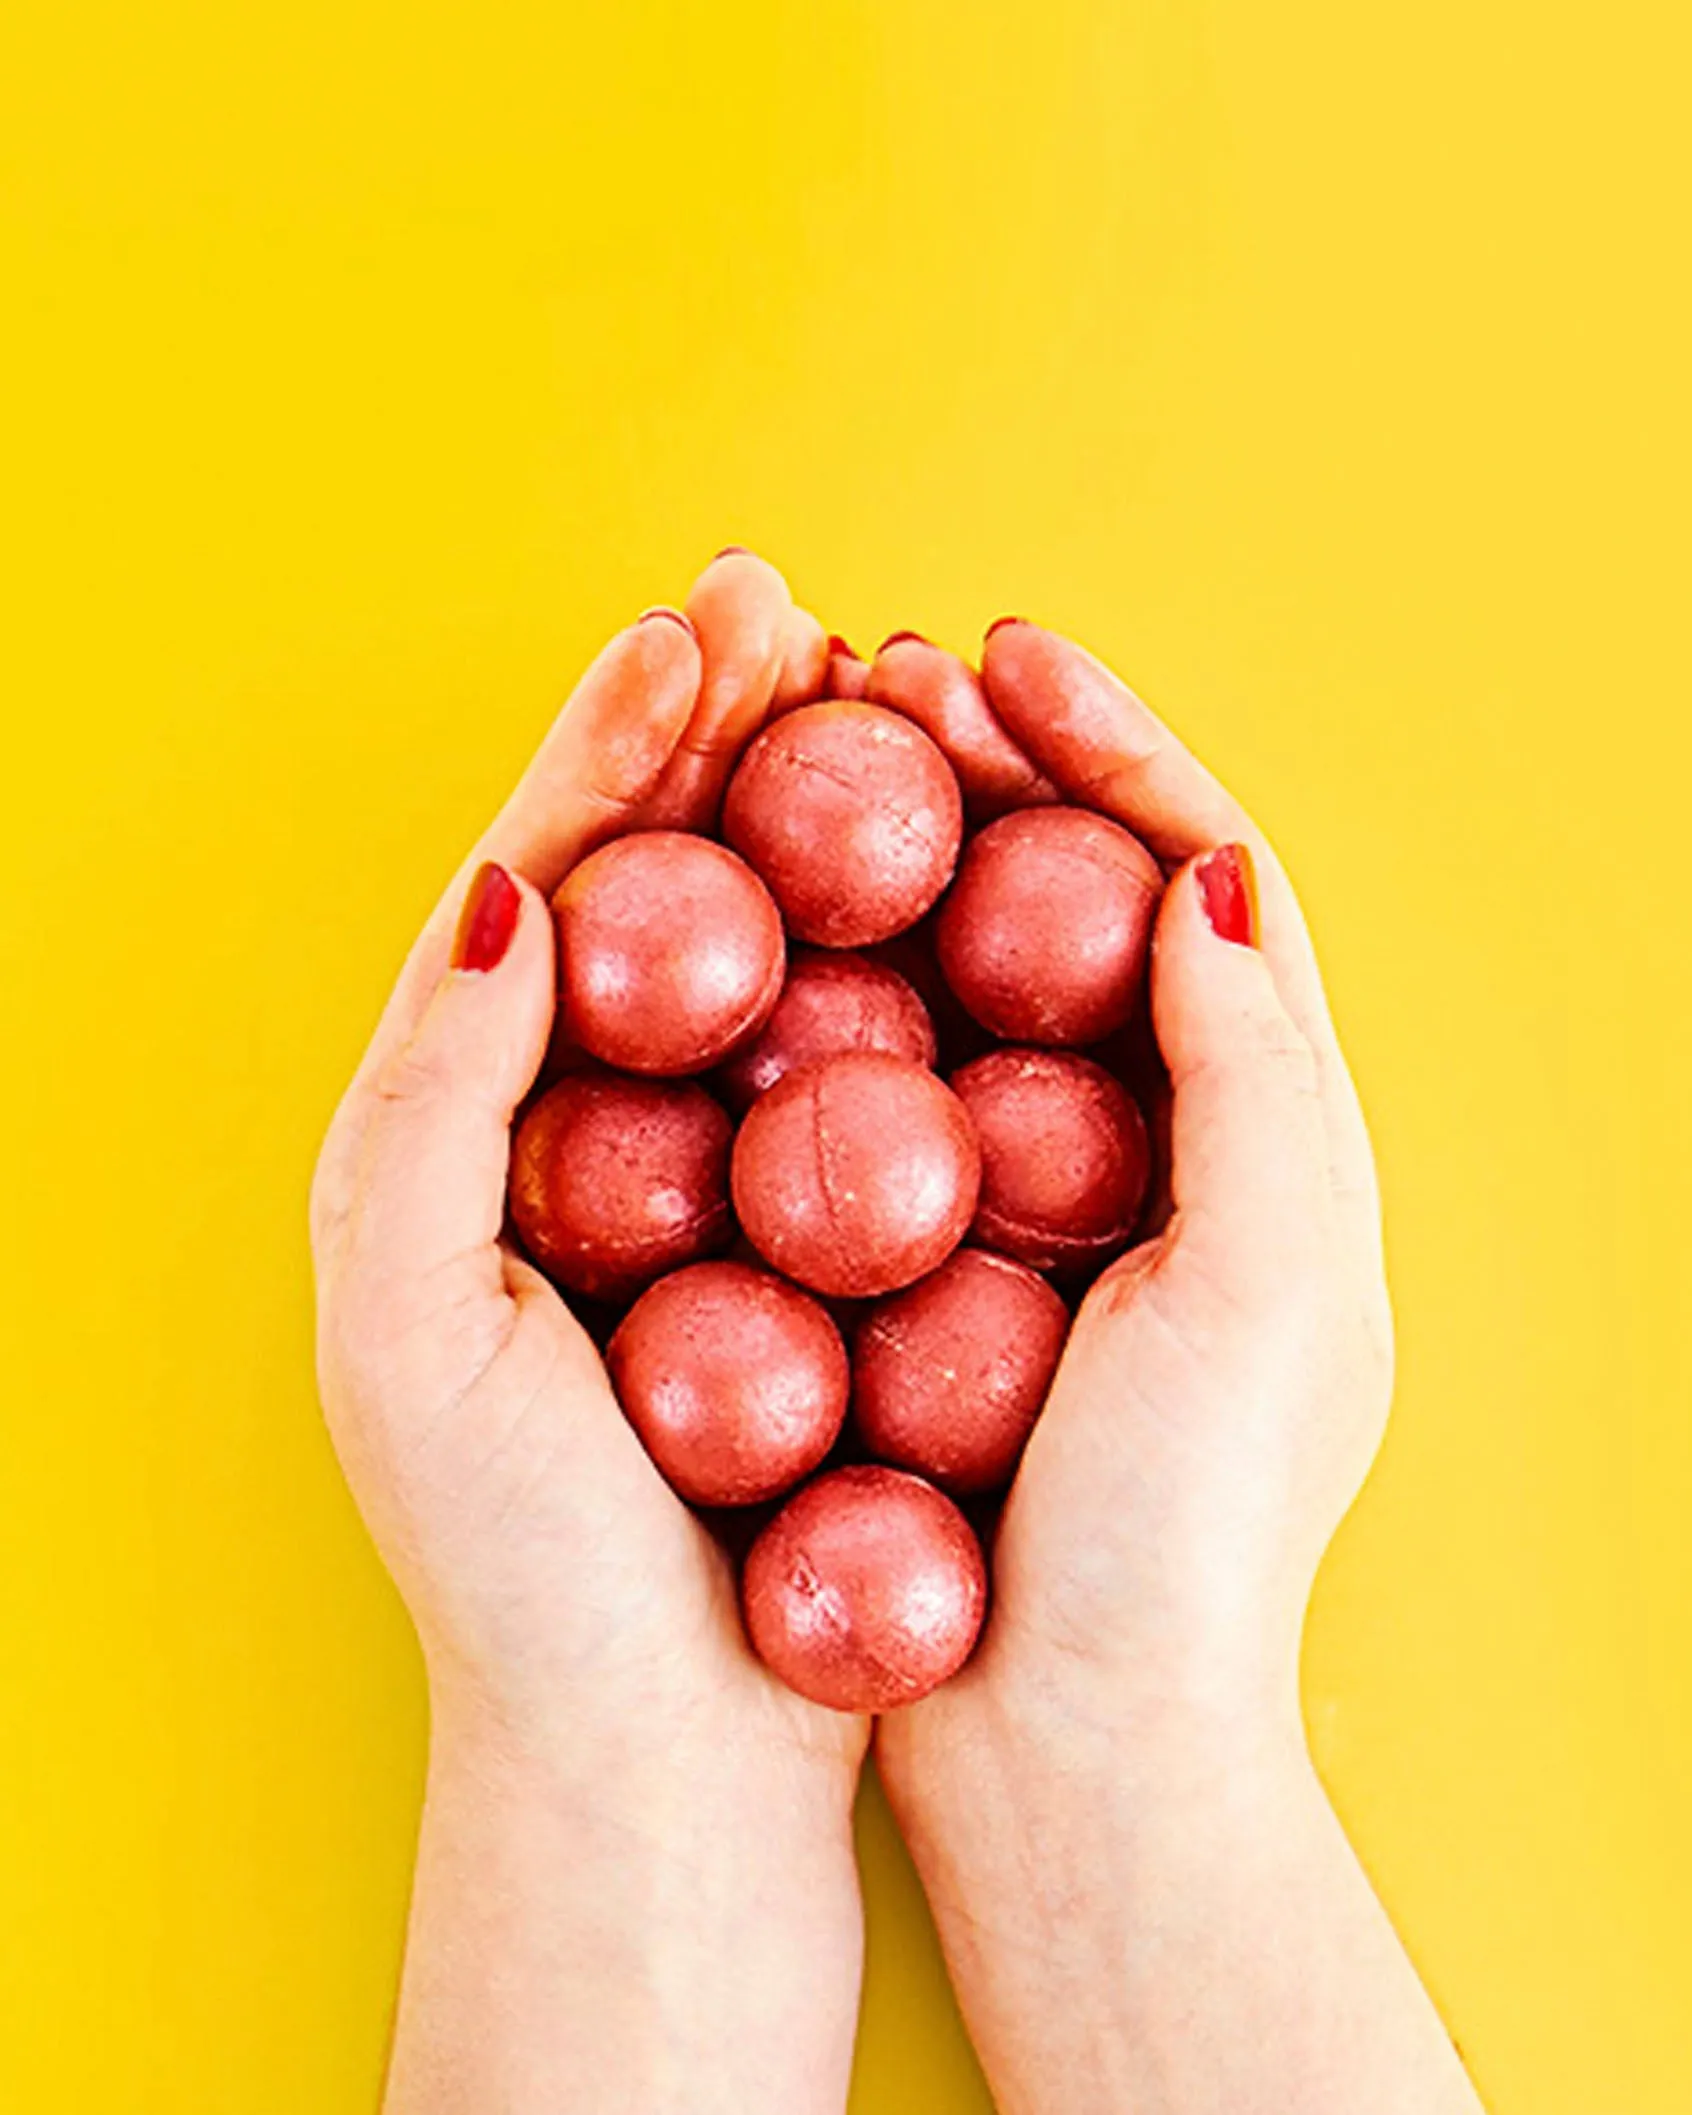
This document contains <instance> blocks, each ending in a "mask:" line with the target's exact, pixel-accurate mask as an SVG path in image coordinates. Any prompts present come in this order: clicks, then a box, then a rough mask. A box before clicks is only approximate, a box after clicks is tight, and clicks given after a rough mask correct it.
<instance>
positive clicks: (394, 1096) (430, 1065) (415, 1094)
mask: <svg viewBox="0 0 1692 2115" xmlns="http://www.w3.org/2000/svg"><path fill="white" fill-rule="evenodd" d="M455 1084H456V1083H455V1080H454V1077H453V1071H452V1067H451V1066H450V1064H449V1063H448V1062H447V1059H446V1057H445V1054H444V1053H443V1052H442V1051H440V1050H439V1049H437V1048H435V1047H433V1046H432V1045H431V1044H430V1043H428V1042H427V1041H424V1040H420V1039H414V1040H413V1041H411V1042H409V1043H407V1044H406V1045H405V1046H404V1047H403V1048H402V1049H400V1050H397V1051H395V1052H394V1054H393V1056H392V1057H390V1058H389V1059H388V1060H387V1062H386V1063H385V1064H384V1065H383V1066H382V1068H381V1070H380V1071H379V1072H378V1073H377V1075H376V1079H375V1082H374V1089H373V1091H374V1093H375V1096H376V1100H377V1103H378V1105H379V1106H382V1107H385V1108H399V1109H406V1108H416V1107H423V1108H427V1107H431V1106H433V1105H434V1104H435V1103H437V1102H440V1101H444V1100H446V1099H447V1098H448V1097H449V1096H450V1095H451V1093H452V1092H453V1089H454V1086H455Z"/></svg>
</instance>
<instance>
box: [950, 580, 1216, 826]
mask: <svg viewBox="0 0 1692 2115" xmlns="http://www.w3.org/2000/svg"><path fill="white" fill-rule="evenodd" d="M981 680H982V684H983V686H984V688H985V690H986V694H987V698H988V701H989V702H990V703H991V705H992V708H993V710H994V712H995V713H996V714H997V715H998V718H999V720H1000V722H1001V724H1002V725H1003V727H1004V729H1005V731H1006V733H1007V734H1008V735H1009V736H1010V737H1011V739H1012V740H1013V741H1015V742H1017V743H1018V744H1019V745H1020V746H1021V747H1022V748H1023V749H1024V750H1025V751H1026V752H1027V753H1028V755H1029V756H1030V757H1032V758H1033V759H1034V761H1035V762H1036V763H1037V764H1038V765H1040V766H1041V768H1042V769H1044V770H1045V771H1046V773H1047V774H1048V775H1049V776H1050V778H1051V779H1052V780H1053V782H1054V783H1055V784H1056V785H1058V786H1059V787H1061V788H1062V789H1063V792H1064V794H1065V796H1066V797H1067V798H1068V799H1070V800H1076V801H1084V802H1086V803H1087V804H1088V805H1089V806H1090V807H1095V808H1099V809H1102V810H1103V811H1104V813H1105V814H1107V815H1112V816H1114V817H1115V818H1116V819H1117V821H1118V822H1122V823H1125V824H1126V825H1127V826H1128V828H1129V829H1130V830H1132V831H1133V832H1134V834H1135V836H1136V837H1140V838H1143V839H1144V840H1145V842H1146V843H1147V844H1148V845H1149V846H1150V847H1151V849H1152V850H1153V851H1154V852H1155V853H1156V854H1157V856H1158V857H1159V858H1160V859H1162V860H1164V861H1166V862H1169V863H1174V862H1178V861H1180V860H1183V859H1190V858H1191V857H1192V855H1193V854H1194V853H1195V852H1202V851H1207V850H1209V849H1210V848H1211V847H1212V846H1214V845H1220V844H1227V843H1229V842H1230V841H1231V840H1233V839H1236V838H1240V837H1245V836H1247V835H1248V834H1249V832H1250V822H1249V819H1248V817H1247V816H1246V814H1245V811H1244V810H1243V809H1242V808H1241V807H1240V806H1239V804H1238V802H1237V801H1235V800H1234V799H1233V798H1232V797H1231V796H1230V795H1229V794H1228V793H1227V792H1226V791H1225V790H1224V789H1223V788H1222V786H1220V785H1219V784H1218V783H1217V781H1216V780H1215V779H1214V778H1212V777H1211V775H1210V773H1209V772H1208V771H1206V770H1205V769H1204V767H1203V765H1202V764H1200V763H1199V762H1198V760H1197V759H1196V758H1195V757H1193V756H1191V755H1189V753H1188V752H1187V751H1186V750H1185V749H1184V748H1183V747H1182V746H1181V744H1180V743H1179V742H1177V741H1176V739H1175V737H1174V736H1173V735H1172V734H1171V733H1170V732H1169V730H1168V729H1167V728H1166V727H1165V726H1164V725H1163V723H1162V722H1161V721H1160V720H1159V719H1158V718H1157V717H1156V715H1155V714H1154V713H1152V711H1151V710H1150V709H1149V707H1147V706H1145V705H1143V704H1142V703H1141V702H1140V700H1139V699H1138V698H1137V697H1135V695H1134V693H1133V692H1132V691H1131V690H1130V689H1129V688H1128V686H1127V685H1126V684H1125V683H1123V682H1121V681H1119V680H1118V678H1117V677H1115V676H1114V675H1112V674H1111V672H1110V670H1109V669H1108V668H1106V667H1105V666H1104V664H1103V663H1102V662H1100V661H1096V660H1094V658H1093V656H1092V655H1091V654H1089V653H1087V652H1086V651H1085V650H1084V649H1083V648H1081V647H1079V646H1076V645H1075V644H1073V642H1072V641H1070V640H1068V639H1065V638H1063V637H1061V636H1060V635H1059V634H1058V633H1056V632H1049V631H1047V630H1046V629H1045V628H1044V627H1043V626H1041V625H1038V624H1030V623H1028V622H1027V621H1026V620H1025V619H1023V618H1020V617H1012V618H1001V619H1000V620H999V622H998V623H997V624H995V625H994V626H993V627H992V628H991V630H990V631H989V632H988V634H987V637H986V640H985V641H984V642H983V645H982V650H981Z"/></svg>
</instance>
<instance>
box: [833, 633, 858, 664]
mask: <svg viewBox="0 0 1692 2115" xmlns="http://www.w3.org/2000/svg"><path fill="white" fill-rule="evenodd" d="M828 650H829V652H830V653H831V654H844V655H845V656H846V658H847V660H848V661H861V660H862V659H863V655H862V654H860V653H859V652H858V650H857V648H856V647H855V646H853V645H852V644H851V643H850V641H848V640H845V639H842V638H841V636H840V634H839V633H838V632H830V633H829V635H828Z"/></svg>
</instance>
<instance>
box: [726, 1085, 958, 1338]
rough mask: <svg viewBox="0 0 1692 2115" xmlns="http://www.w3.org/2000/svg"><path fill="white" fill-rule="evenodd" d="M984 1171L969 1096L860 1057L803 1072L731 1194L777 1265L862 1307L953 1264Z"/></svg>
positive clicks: (768, 1098) (743, 1136)
mask: <svg viewBox="0 0 1692 2115" xmlns="http://www.w3.org/2000/svg"><path fill="white" fill-rule="evenodd" d="M980 1172H981V1170H980V1152H979V1149H978V1147H977V1145H976V1141H975V1134H974V1132H973V1130H972V1129H971V1127H970V1122H969V1119H968V1117H967V1116H966V1115H965V1113H964V1109H963V1107H962V1104H961V1103H960V1102H959V1100H958V1098H957V1096H956V1095H955V1094H953V1093H952V1092H951V1090H950V1089H949V1088H948V1087H946V1086H945V1085H944V1084H943V1083H942V1082H941V1081H940V1080H938V1079H936V1077H935V1076H934V1074H933V1073H932V1072H929V1071H927V1070H926V1069H925V1068H924V1067H923V1066H921V1065H915V1064H912V1063H911V1062H910V1061H909V1060H908V1059H905V1058H896V1057H889V1056H888V1055H887V1054H886V1053H885V1052H883V1051H873V1050H861V1051H848V1052H846V1053H845V1054H844V1055H842V1056H840V1057H832V1058H823V1059H821V1060H819V1061H818V1062H816V1063H814V1064H809V1065H802V1066H800V1068H799V1069H798V1070H797V1071H796V1072H790V1073H788V1075H787V1076H786V1078H785V1079H782V1080H779V1081H778V1082H777V1083H776V1085H775V1086H773V1087H772V1088H771V1089H770V1090H769V1092H768V1093H767V1094H765V1095H762V1096H761V1097H760V1098H759V1099H758V1100H757V1101H756V1102H754V1103H753V1105H752V1107H751V1110H750V1111H749V1112H748V1114H747V1117H746V1121H745V1122H744V1123H743V1124H742V1125H741V1127H740V1135H739V1137H738V1138H737V1139H736V1140H735V1144H734V1161H733V1173H732V1181H733V1190H734V1203H735V1210H736V1211H737V1212H738V1214H739V1215H740V1223H741V1226H742V1228H743V1229H744V1230H745V1233H746V1236H747V1238H748V1239H749V1240H750V1241H751V1243H752V1245H753V1246H754V1247H755V1248H756V1249H757V1251H758V1253H759V1254H760V1255H761V1256H763V1257H764V1259H765V1260H766V1262H768V1263H771V1264H773V1265H774V1267H775V1268H776V1269H777V1270H779V1271H782V1272H784V1273H785V1274H786V1275H787V1276H788V1277H790V1278H797V1279H798V1280H799V1282H800V1284H801V1285H808V1286H810V1287H811V1288H812V1289H813V1290H814V1291H816V1292H821V1293H830V1294H835V1295H838V1296H841V1297H844V1298H848V1299H864V1298H871V1297H873V1296H874V1295H875V1294H877V1293H885V1292H892V1291H893V1290H895V1288H897V1287H898V1286H901V1285H909V1284H911V1283H912V1282H913V1281H914V1280H915V1279H917V1278H920V1277H922V1276H923V1275H924V1274H925V1273H926V1272H928V1271H931V1270H933V1269H935V1268H936V1266H937V1265H939V1264H940V1263H942V1262H943V1261H944V1260H945V1258H946V1257H947V1256H949V1255H950V1254H951V1252H952V1250H953V1249H954V1248H956V1246H957V1245H958V1243H959V1241H960V1240H962V1238H963V1234H964V1230H965V1228H966V1227H967V1226H968V1225H969V1222H970V1217H971V1215H972V1213H973V1212H974V1210H975V1204H976V1197H977V1193H978V1190H979V1187H980Z"/></svg>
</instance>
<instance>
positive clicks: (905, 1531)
mask: <svg viewBox="0 0 1692 2115" xmlns="http://www.w3.org/2000/svg"><path fill="white" fill-rule="evenodd" d="M741 1605H742V1608H743V1610H744V1612H745V1618H746V1628H747V1632H748V1634H749V1636H750V1637H751V1640H752V1644H753V1648H754V1650H755V1651H756V1652H757V1654H758V1656H759V1658H760V1659H762V1660H763V1662H764V1663H765V1665H766V1666H767V1667H770V1668H772V1669H773V1670H774V1672H775V1673H776V1674H778V1675H779V1676H780V1677H781V1679H782V1680H783V1681H784V1682H785V1683H786V1684H787V1685H788V1687H789V1688H790V1689H796V1690H797V1691H798V1692H799V1694H800V1695H801V1696H806V1697H809V1698H810V1699H811V1701H812V1702H813V1703H818V1704H827V1705H830V1706H831V1707H832V1708H833V1709H834V1710H836V1711H891V1710H894V1709H896V1708H897V1707H898V1706H899V1705H901V1704H914V1703H915V1702H916V1701H917V1700H918V1698H920V1697H924V1696H927V1695H928V1694H929V1692H930V1691H931V1690H933V1689H937V1688H938V1687H939V1686H940V1684H941V1683H942V1682H944V1681H946V1680H947V1679H948V1678H949V1677H950V1676H951V1675H954V1674H956V1672H957V1671H958V1669H959V1668H960V1667H961V1666H962V1665H963V1663H964V1662H965V1660H967V1659H968V1658H969V1655H970V1653H971V1651H972V1650H973V1648H974V1645H975V1640H976V1638H977V1636H978V1635H979V1633H980V1630H981V1620H982V1617H983V1615H984V1614H985V1612H986V1607H987V1567H986V1564H985V1562H984V1560H983V1558H982V1554H981V1545H980V1543H979V1542H977V1541H976V1539H975V1534H974V1531H973V1529H972V1528H971V1527H970V1525H969V1522H968V1521H967V1520H965V1518H964V1516H963V1515H962V1513H960V1512H959V1511H958V1509H957V1507H956V1506H955V1505H954V1504H953V1503H952V1501H951V1500H950V1499H949V1498H947V1497H946V1496H945V1494H944V1493H943V1492H940V1491H937V1490H936V1489H935V1488H934V1486H933V1485H932V1484H930V1483H925V1482H923V1480H922V1479H921V1477H918V1476H911V1475H908V1474H906V1473H905V1472H904V1471H903V1470H899V1469H887V1468H881V1467H874V1466H871V1467H863V1468H847V1469H835V1470H833V1471H832V1472H830V1473H829V1474H828V1475H825V1476H819V1477H818V1478H817V1480H816V1481H815V1482H814V1483H809V1484H806V1485H805V1487H804V1488H803V1489H802V1490H801V1491H799V1492H797V1493H796V1494H795V1495H794V1496H793V1497H792V1498H790V1499H789V1500H788V1501H787V1504H786V1505H785V1506H784V1507H783V1508H782V1510H781V1511H780V1512H779V1513H778V1514H777V1515H776V1517H775V1519H774V1520H772V1521H771V1522H770V1524H769V1526H768V1527H767V1528H765V1530H764V1531H763V1533H762V1534H761V1535H760V1536H759V1537H758V1539H757V1541H756V1542H755V1543H754V1544H753V1545H752V1550H751V1553H750V1555H749V1556H748V1558H747V1560H746V1570H745V1573H744V1576H743V1578H742V1581H741Z"/></svg>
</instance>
